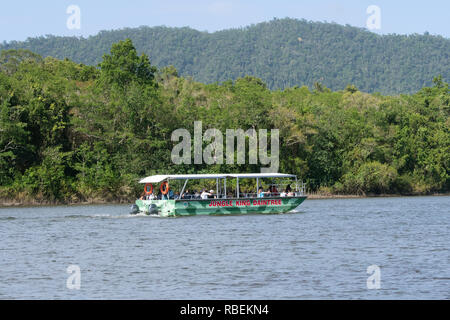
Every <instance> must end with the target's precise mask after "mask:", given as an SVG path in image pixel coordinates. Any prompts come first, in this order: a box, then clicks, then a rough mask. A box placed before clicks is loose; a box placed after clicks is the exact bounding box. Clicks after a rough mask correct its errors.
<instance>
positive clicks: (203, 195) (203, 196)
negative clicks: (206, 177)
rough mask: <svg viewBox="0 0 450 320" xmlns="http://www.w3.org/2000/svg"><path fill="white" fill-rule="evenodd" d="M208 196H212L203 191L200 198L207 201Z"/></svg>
mask: <svg viewBox="0 0 450 320" xmlns="http://www.w3.org/2000/svg"><path fill="white" fill-rule="evenodd" d="M209 196H212V194H211V193H209V192H206V189H203V190H202V194H201V195H200V197H201V198H202V199H203V200H204V199H208V197H209Z"/></svg>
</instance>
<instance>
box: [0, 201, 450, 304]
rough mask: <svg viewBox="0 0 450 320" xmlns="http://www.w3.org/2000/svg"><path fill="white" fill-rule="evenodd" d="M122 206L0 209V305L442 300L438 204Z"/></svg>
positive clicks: (447, 216) (442, 223) (443, 255)
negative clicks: (175, 212)
mask: <svg viewBox="0 0 450 320" xmlns="http://www.w3.org/2000/svg"><path fill="white" fill-rule="evenodd" d="M129 207H130V206H123V205H110V206H105V205H94V206H60V207H59V206H58V207H31V208H2V209H0V235H1V237H0V299H450V251H449V244H450V197H448V196H440V197H392V198H365V199H333V200H306V201H305V202H304V203H303V204H302V205H301V206H300V207H299V208H298V209H297V210H296V211H295V212H294V213H289V214H280V215H243V216H198V217H185V218H154V217H147V216H131V215H129V214H128V212H129ZM69 266H72V267H70V268H69ZM369 267H370V268H369ZM68 268H69V271H71V273H69V272H68ZM368 268H369V270H368ZM74 270H75V271H74ZM368 271H369V272H368ZM68 279H69V280H70V281H68Z"/></svg>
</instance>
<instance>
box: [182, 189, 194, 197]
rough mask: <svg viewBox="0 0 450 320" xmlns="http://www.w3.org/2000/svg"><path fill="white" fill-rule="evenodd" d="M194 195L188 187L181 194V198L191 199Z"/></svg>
mask: <svg viewBox="0 0 450 320" xmlns="http://www.w3.org/2000/svg"><path fill="white" fill-rule="evenodd" d="M191 198H192V195H191V193H190V192H189V189H186V191H185V192H184V193H183V194H182V195H181V199H191Z"/></svg>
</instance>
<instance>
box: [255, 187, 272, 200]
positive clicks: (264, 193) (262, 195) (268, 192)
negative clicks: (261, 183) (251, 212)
mask: <svg viewBox="0 0 450 320" xmlns="http://www.w3.org/2000/svg"><path fill="white" fill-rule="evenodd" d="M265 195H270V188H269V190H268V191H266V192H264V189H263V188H262V187H259V190H258V198H264V196H265Z"/></svg>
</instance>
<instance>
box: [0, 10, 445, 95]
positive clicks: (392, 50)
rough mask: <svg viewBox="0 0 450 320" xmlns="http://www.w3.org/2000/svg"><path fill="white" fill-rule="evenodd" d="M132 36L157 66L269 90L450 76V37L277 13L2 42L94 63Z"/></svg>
mask: <svg viewBox="0 0 450 320" xmlns="http://www.w3.org/2000/svg"><path fill="white" fill-rule="evenodd" d="M126 38H130V39H131V40H132V41H133V43H134V44H135V45H136V48H137V50H138V51H139V52H144V53H146V54H147V55H148V56H149V57H151V60H152V62H153V64H154V65H155V66H157V67H159V68H161V67H164V66H168V65H173V66H175V68H176V69H177V70H178V72H179V74H180V76H183V77H189V76H192V77H193V79H194V80H195V81H199V82H202V83H214V82H221V81H227V80H230V79H231V80H236V79H237V78H240V77H244V76H246V75H251V76H254V77H258V78H261V79H262V80H263V81H264V82H265V83H266V84H267V86H268V87H269V88H270V89H285V88H289V87H293V86H295V85H297V86H303V85H306V86H308V87H309V88H310V89H313V86H314V83H315V82H321V83H323V84H324V85H325V86H327V87H328V88H331V89H332V90H334V91H336V90H343V89H344V88H345V87H346V86H347V85H348V84H353V85H355V86H357V87H358V88H359V89H360V90H362V91H364V92H371V93H372V92H380V93H382V94H400V93H414V92H417V91H418V90H420V89H421V88H422V87H424V86H431V85H432V82H431V81H432V79H433V77H435V76H436V75H438V74H440V75H442V78H443V80H444V81H447V82H448V81H449V80H450V57H449V52H450V40H449V39H447V38H443V37H440V36H432V35H429V34H424V35H418V34H414V35H409V36H407V35H384V36H380V35H377V34H375V33H372V32H369V31H366V30H364V29H360V28H355V27H351V26H341V25H338V24H333V23H320V22H307V21H305V20H295V19H275V20H272V21H270V22H266V23H260V24H257V25H252V26H249V27H246V28H242V29H231V30H224V31H219V32H214V33H207V32H200V31H197V30H193V29H190V28H167V27H153V28H150V27H140V28H134V29H123V30H116V31H103V32H100V33H99V34H98V35H95V36H91V37H89V38H76V37H55V36H47V37H40V38H32V39H28V40H27V41H25V42H15V41H13V42H10V43H3V45H1V44H0V50H2V49H28V50H31V51H33V52H36V53H38V54H40V55H41V56H43V57H47V56H52V57H55V58H58V59H64V58H68V59H70V60H72V61H75V62H77V63H84V64H87V65H97V64H98V63H100V62H101V59H102V56H103V54H104V53H107V52H108V51H109V49H110V48H111V45H112V44H113V43H116V42H118V41H120V40H125V39H126Z"/></svg>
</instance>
